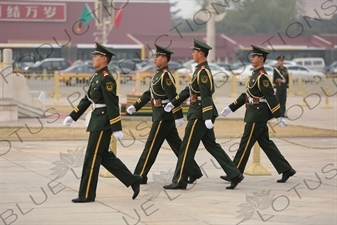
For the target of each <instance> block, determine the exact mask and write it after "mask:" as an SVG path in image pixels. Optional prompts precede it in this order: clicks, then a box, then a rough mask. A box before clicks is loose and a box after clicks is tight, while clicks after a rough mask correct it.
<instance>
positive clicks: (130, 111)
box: [126, 105, 136, 115]
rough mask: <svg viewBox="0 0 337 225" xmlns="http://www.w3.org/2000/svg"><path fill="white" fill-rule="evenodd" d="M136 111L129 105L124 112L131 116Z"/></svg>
mask: <svg viewBox="0 0 337 225" xmlns="http://www.w3.org/2000/svg"><path fill="white" fill-rule="evenodd" d="M135 111H136V108H135V107H134V106H133V105H130V106H129V107H128V108H127V109H126V112H127V113H129V114H130V115H132V113H134V112H135Z"/></svg>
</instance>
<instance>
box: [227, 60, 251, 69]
mask: <svg viewBox="0 0 337 225" xmlns="http://www.w3.org/2000/svg"><path fill="white" fill-rule="evenodd" d="M246 65H251V62H247V61H239V62H235V63H232V64H230V68H231V70H232V71H233V70H237V69H239V68H241V67H244V66H246Z"/></svg>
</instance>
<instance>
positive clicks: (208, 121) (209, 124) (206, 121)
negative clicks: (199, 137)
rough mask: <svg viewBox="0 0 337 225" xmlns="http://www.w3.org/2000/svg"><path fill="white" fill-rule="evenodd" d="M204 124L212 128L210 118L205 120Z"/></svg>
mask: <svg viewBox="0 0 337 225" xmlns="http://www.w3.org/2000/svg"><path fill="white" fill-rule="evenodd" d="M205 126H206V127H207V129H212V128H213V127H214V125H213V123H212V120H205Z"/></svg>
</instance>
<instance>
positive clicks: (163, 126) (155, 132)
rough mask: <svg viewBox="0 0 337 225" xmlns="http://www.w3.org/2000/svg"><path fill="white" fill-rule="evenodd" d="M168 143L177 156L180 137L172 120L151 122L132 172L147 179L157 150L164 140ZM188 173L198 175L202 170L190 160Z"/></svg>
mask: <svg viewBox="0 0 337 225" xmlns="http://www.w3.org/2000/svg"><path fill="white" fill-rule="evenodd" d="M165 140H166V141H167V143H168V144H169V145H170V147H171V149H172V150H173V152H174V154H175V155H176V156H177V157H178V156H179V151H180V147H181V139H180V137H179V134H178V131H177V128H176V125H175V121H174V120H161V121H155V122H153V124H152V127H151V130H150V133H149V136H148V138H147V140H146V143H145V148H144V150H143V153H142V154H141V156H140V158H139V160H138V163H137V166H136V169H135V172H134V174H138V175H140V176H142V177H143V181H147V174H148V173H149V171H150V169H151V167H152V165H153V164H154V162H155V160H156V158H157V155H158V152H159V150H160V148H161V146H162V144H163V142H164V141H165ZM188 175H193V176H195V177H200V176H201V175H202V172H201V170H200V168H199V166H198V164H197V163H196V162H195V161H194V160H192V162H191V166H190V168H189V170H188Z"/></svg>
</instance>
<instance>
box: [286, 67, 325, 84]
mask: <svg viewBox="0 0 337 225" xmlns="http://www.w3.org/2000/svg"><path fill="white" fill-rule="evenodd" d="M288 72H289V73H292V75H293V79H294V80H295V81H296V80H297V79H298V78H299V77H301V78H302V80H303V81H314V82H316V83H319V82H320V81H321V80H322V79H323V78H325V74H324V73H322V72H320V71H316V70H311V69H309V68H308V67H305V66H299V65H296V66H288Z"/></svg>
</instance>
